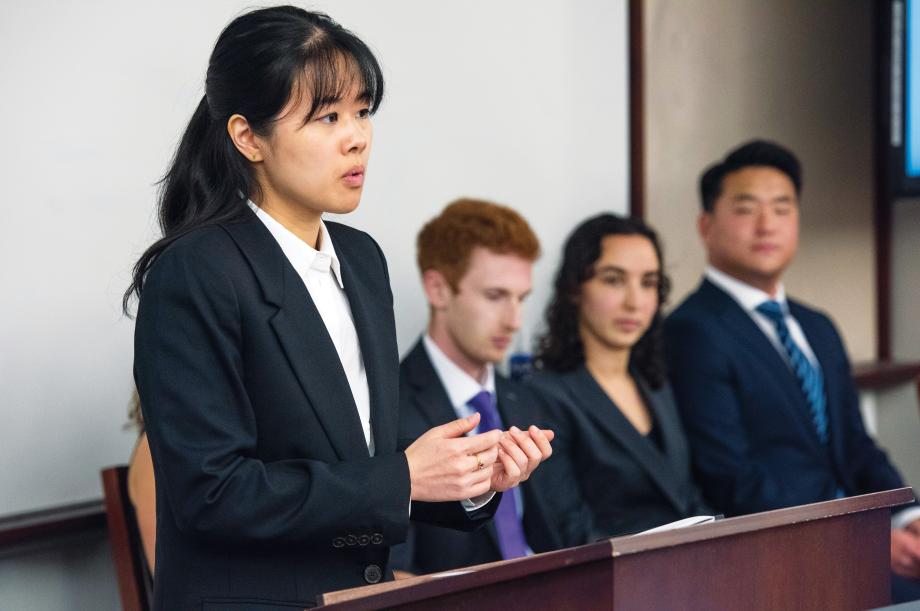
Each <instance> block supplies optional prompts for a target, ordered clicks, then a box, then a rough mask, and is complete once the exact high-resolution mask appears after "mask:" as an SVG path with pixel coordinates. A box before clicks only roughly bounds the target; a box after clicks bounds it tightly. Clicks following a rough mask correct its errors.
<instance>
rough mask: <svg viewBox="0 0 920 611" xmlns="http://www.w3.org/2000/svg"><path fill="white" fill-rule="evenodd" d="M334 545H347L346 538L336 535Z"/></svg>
mask: <svg viewBox="0 0 920 611" xmlns="http://www.w3.org/2000/svg"><path fill="white" fill-rule="evenodd" d="M332 547H345V539H343V538H342V537H336V538H335V539H333V540H332Z"/></svg>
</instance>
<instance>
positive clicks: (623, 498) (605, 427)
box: [532, 366, 711, 543]
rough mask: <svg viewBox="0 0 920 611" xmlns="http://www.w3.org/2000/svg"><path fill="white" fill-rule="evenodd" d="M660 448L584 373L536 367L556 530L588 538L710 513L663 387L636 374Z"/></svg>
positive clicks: (535, 381) (584, 540)
mask: <svg viewBox="0 0 920 611" xmlns="http://www.w3.org/2000/svg"><path fill="white" fill-rule="evenodd" d="M634 378H635V380H636V383H637V384H638V386H639V390H640V392H641V394H642V397H643V398H644V399H645V403H646V405H647V406H648V408H649V410H650V411H651V413H652V414H653V416H654V420H655V426H657V427H659V433H660V438H661V439H662V440H663V451H662V450H659V449H658V447H657V446H656V445H655V444H654V442H652V441H651V440H650V439H646V438H645V437H643V436H642V435H641V434H640V433H639V432H638V431H637V430H636V428H635V427H634V426H633V425H632V424H631V423H630V422H629V420H627V419H626V417H625V416H624V415H623V413H622V412H621V411H620V410H619V408H618V407H617V406H616V404H614V403H613V401H611V400H610V398H609V397H608V396H607V393H605V392H604V390H603V389H602V388H601V387H600V386H599V385H598V383H597V382H596V381H595V379H594V377H593V376H592V375H591V374H590V373H589V372H588V370H587V369H586V368H585V367H584V366H581V367H579V368H578V369H575V370H574V371H571V372H567V373H551V372H541V373H539V374H538V375H537V376H535V377H534V378H533V380H532V384H533V386H534V388H535V389H536V390H537V391H538V392H540V393H542V394H543V395H544V396H546V397H547V398H548V399H549V401H550V409H551V411H550V414H551V419H550V422H549V423H548V424H549V426H550V428H552V429H554V430H555V431H556V439H555V441H554V442H553V456H552V458H550V459H549V461H547V467H548V468H549V469H548V471H547V474H549V475H550V477H552V478H553V479H554V481H555V488H556V494H554V495H553V497H552V498H553V499H556V500H557V501H558V502H561V503H564V505H562V506H561V507H560V508H558V509H557V510H555V511H554V512H553V515H559V516H561V517H562V522H561V523H560V524H559V525H558V526H557V528H558V529H559V530H560V531H561V532H564V533H568V534H567V535H566V536H567V537H568V538H570V539H571V538H578V539H581V541H580V542H581V543H587V542H590V541H594V540H596V539H599V538H604V537H613V536H619V535H626V534H632V533H636V532H639V531H642V530H646V529H649V528H653V527H655V526H660V525H662V524H666V523H668V522H673V521H675V520H679V519H682V518H686V517H689V516H692V515H706V514H709V513H711V511H710V509H709V507H708V506H707V505H706V503H705V502H704V501H703V499H702V498H701V496H700V493H699V491H698V490H697V487H696V485H695V484H694V482H693V479H692V477H691V473H690V456H689V451H688V448H687V441H686V438H685V437H684V432H683V430H682V429H681V426H680V419H679V416H678V414H677V407H676V406H675V405H674V398H673V396H672V394H671V390H670V388H669V387H668V386H664V387H662V388H660V389H658V390H653V389H652V388H650V387H649V385H648V384H646V383H645V381H644V380H643V379H642V378H641V377H640V376H638V375H634Z"/></svg>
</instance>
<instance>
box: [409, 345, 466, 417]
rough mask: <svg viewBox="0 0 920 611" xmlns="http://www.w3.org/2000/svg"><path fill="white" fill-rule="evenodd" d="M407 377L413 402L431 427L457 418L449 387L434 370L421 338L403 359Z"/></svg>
mask: <svg viewBox="0 0 920 611" xmlns="http://www.w3.org/2000/svg"><path fill="white" fill-rule="evenodd" d="M403 367H404V368H405V370H406V379H407V381H408V383H409V386H411V387H412V402H413V403H414V404H415V407H416V408H417V409H418V411H419V413H420V414H422V417H423V418H424V419H425V421H426V422H427V423H428V426H429V427H433V426H440V425H442V424H445V423H447V422H450V421H451V420H456V419H457V413H456V412H455V411H454V406H453V405H452V404H451V402H450V397H449V396H448V395H447V389H445V388H444V384H443V383H442V382H441V378H439V377H438V374H437V372H436V371H435V370H434V365H432V364H431V359H429V358H428V353H427V352H425V345H424V344H423V343H422V340H419V341H418V342H417V343H416V344H415V346H414V347H413V348H412V350H411V351H410V352H409V354H408V356H406V359H405V361H403Z"/></svg>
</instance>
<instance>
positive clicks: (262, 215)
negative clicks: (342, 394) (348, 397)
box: [246, 200, 374, 456]
mask: <svg viewBox="0 0 920 611" xmlns="http://www.w3.org/2000/svg"><path fill="white" fill-rule="evenodd" d="M246 203H247V204H248V205H249V207H250V208H252V211H253V212H255V213H256V216H257V217H259V220H260V221H262V222H263V223H264V224H265V226H266V227H267V228H268V230H269V231H270V232H271V234H272V236H274V238H275V240H276V241H277V242H278V245H279V246H280V247H281V250H282V252H284V256H285V257H287V259H288V261H290V263H291V265H292V266H293V267H294V270H295V271H296V272H297V275H298V276H300V279H301V280H303V283H304V286H306V287H307V291H308V292H309V293H310V297H311V298H312V299H313V303H314V304H315V305H316V309H317V310H318V311H319V315H320V317H321V318H322V319H323V324H325V325H326V330H327V331H328V332H329V337H330V338H331V339H332V344H333V345H334V346H335V351H336V352H337V353H338V355H339V360H340V361H341V363H342V369H344V370H345V377H346V378H348V386H349V387H350V388H351V394H352V396H353V397H354V400H355V405H356V406H357V408H358V417H359V418H360V420H361V428H362V429H363V431H364V440H365V441H366V442H367V451H368V453H369V454H370V455H371V456H373V455H374V433H373V431H372V430H371V400H370V389H369V387H368V385H367V372H366V371H365V369H364V358H363V357H362V355H361V344H360V342H359V341H358V333H357V331H356V330H355V321H354V317H353V315H352V313H351V305H350V304H349V303H348V297H347V296H346V295H345V284H344V283H343V282H342V271H341V268H340V266H339V259H338V257H337V256H336V254H335V248H334V247H333V245H332V239H331V238H330V237H329V231H328V230H327V229H326V224H325V223H323V222H322V221H320V224H319V239H318V240H317V246H319V250H316V249H314V248H312V247H311V246H310V245H309V244H307V243H306V242H304V241H303V240H301V239H300V238H298V237H297V236H296V235H294V234H293V233H292V232H291V231H290V230H289V229H288V228H286V227H285V226H284V225H282V224H281V223H279V222H278V221H276V220H275V219H274V218H272V216H271V215H270V214H268V213H267V212H265V211H264V210H262V209H261V208H259V206H258V205H256V204H255V203H253V202H252V201H250V200H247V202H246Z"/></svg>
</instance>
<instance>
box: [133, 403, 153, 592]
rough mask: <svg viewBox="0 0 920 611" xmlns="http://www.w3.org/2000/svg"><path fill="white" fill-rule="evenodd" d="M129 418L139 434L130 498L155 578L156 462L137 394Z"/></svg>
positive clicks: (149, 567) (145, 557) (135, 450)
mask: <svg viewBox="0 0 920 611" xmlns="http://www.w3.org/2000/svg"><path fill="white" fill-rule="evenodd" d="M128 416H129V417H130V419H131V423H132V424H133V425H134V426H136V427H137V430H138V433H139V436H138V438H137V445H135V446H134V452H132V453H131V461H130V462H129V463H128V496H129V497H130V498H131V504H132V505H134V514H135V517H136V518H137V528H138V530H139V531H140V535H141V543H142V544H143V547H144V559H145V560H146V561H147V568H148V569H149V571H150V575H153V567H154V549H155V548H156V537H157V502H156V500H157V495H156V486H155V484H154V478H153V459H152V458H151V457H150V445H149V444H148V443H147V434H146V433H145V432H144V418H143V416H141V403H140V399H138V396H137V391H135V392H134V397H133V398H132V399H131V407H130V409H129V412H128Z"/></svg>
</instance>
